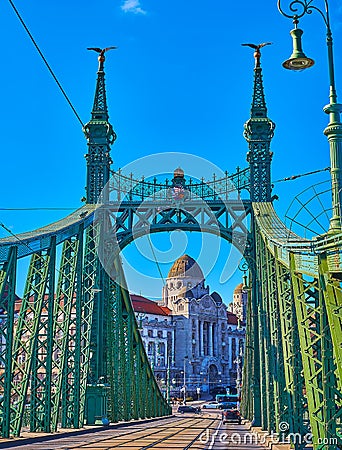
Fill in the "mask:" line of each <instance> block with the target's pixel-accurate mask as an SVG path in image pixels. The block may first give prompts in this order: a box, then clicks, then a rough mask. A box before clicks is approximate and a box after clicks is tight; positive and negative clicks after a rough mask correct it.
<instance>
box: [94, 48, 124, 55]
mask: <svg viewBox="0 0 342 450" xmlns="http://www.w3.org/2000/svg"><path fill="white" fill-rule="evenodd" d="M116 48H117V47H106V48H99V47H88V48H87V50H94V51H95V52H97V53H100V56H103V55H104V54H105V53H106V52H108V50H114V49H116Z"/></svg>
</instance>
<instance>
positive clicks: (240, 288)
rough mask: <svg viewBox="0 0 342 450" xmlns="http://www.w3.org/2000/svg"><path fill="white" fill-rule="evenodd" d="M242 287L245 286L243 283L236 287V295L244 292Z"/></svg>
mask: <svg viewBox="0 0 342 450" xmlns="http://www.w3.org/2000/svg"><path fill="white" fill-rule="evenodd" d="M242 287H243V284H242V283H240V284H238V285H237V286H236V288H235V289H234V294H241V293H242V291H243V289H242Z"/></svg>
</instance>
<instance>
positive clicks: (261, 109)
mask: <svg viewBox="0 0 342 450" xmlns="http://www.w3.org/2000/svg"><path fill="white" fill-rule="evenodd" d="M247 45H248V44H247ZM261 47H263V44H261V45H257V46H253V48H254V49H255V53H254V57H255V68H254V89H253V101H252V107H251V117H250V119H248V120H247V122H246V123H245V129H244V136H245V139H246V141H247V142H248V147H249V152H248V153H247V161H248V162H249V170H250V194H251V200H252V201H253V202H269V201H271V195H272V183H271V162H272V152H271V151H270V144H271V140H272V138H273V134H274V128H275V124H274V122H272V120H271V119H269V118H268V117H267V107H266V101H265V95H264V86H263V81H262V69H261V65H260V58H261V53H260V48H261Z"/></svg>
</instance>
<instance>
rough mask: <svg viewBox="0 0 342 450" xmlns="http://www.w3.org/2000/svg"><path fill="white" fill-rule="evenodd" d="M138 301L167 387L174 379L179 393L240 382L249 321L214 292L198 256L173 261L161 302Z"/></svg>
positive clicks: (144, 329) (145, 337)
mask: <svg viewBox="0 0 342 450" xmlns="http://www.w3.org/2000/svg"><path fill="white" fill-rule="evenodd" d="M138 297H140V301H137V300H138ZM132 301H133V307H134V310H135V314H136V317H137V319H138V322H139V320H140V322H139V323H140V325H141V327H140V328H141V335H142V338H143V340H144V343H145V348H146V350H147V353H148V356H149V359H150V361H151V363H152V362H153V368H154V371H155V374H156V377H157V379H159V380H160V385H161V387H163V386H164V385H166V384H167V380H169V383H170V388H171V391H173V392H174V393H175V394H177V393H179V391H180V390H181V389H184V388H183V386H184V385H185V386H186V389H187V392H189V393H194V392H197V389H198V388H200V390H201V392H209V391H211V390H212V389H213V388H214V387H217V386H224V387H228V386H230V387H235V386H236V380H237V378H238V374H239V367H238V366H239V364H240V365H241V363H242V361H241V358H240V361H239V357H240V355H242V353H243V349H244V339H245V327H244V321H242V320H239V319H238V317H237V316H236V314H234V313H233V312H230V311H228V310H227V305H225V303H224V302H223V300H222V298H221V296H220V295H219V294H218V293H217V292H212V293H211V292H210V289H209V286H206V285H205V279H204V275H203V272H202V270H201V268H200V267H199V265H198V264H197V262H196V261H195V260H194V259H193V258H191V257H190V256H188V255H183V256H181V257H180V258H178V259H177V261H176V262H175V263H174V264H173V266H172V268H171V270H170V271H169V274H168V277H167V279H166V282H165V286H164V287H163V292H162V300H161V301H160V302H159V303H156V302H152V301H151V300H148V299H144V297H141V296H136V295H132ZM158 312H159V314H157V313H158ZM242 313H243V312H242ZM243 314H244V313H243Z"/></svg>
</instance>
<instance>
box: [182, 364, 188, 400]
mask: <svg viewBox="0 0 342 450" xmlns="http://www.w3.org/2000/svg"><path fill="white" fill-rule="evenodd" d="M187 361H188V356H184V367H183V370H184V379H183V389H184V391H183V403H184V405H185V403H186V362H187Z"/></svg>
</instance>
